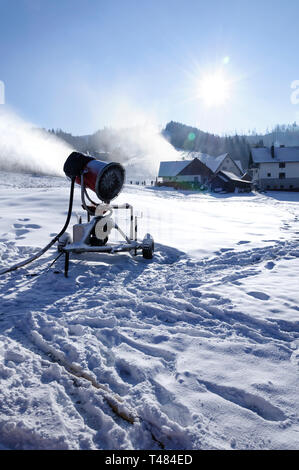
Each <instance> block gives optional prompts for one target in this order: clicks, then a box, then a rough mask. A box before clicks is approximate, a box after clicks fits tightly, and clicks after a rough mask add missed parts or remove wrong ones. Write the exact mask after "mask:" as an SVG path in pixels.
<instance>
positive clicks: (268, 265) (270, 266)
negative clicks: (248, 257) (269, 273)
mask: <svg viewBox="0 0 299 470" xmlns="http://www.w3.org/2000/svg"><path fill="white" fill-rule="evenodd" d="M274 266H275V263H273V261H268V263H266V264H265V268H267V269H273V268H274Z"/></svg>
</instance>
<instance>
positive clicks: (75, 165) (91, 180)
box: [63, 152, 125, 203]
mask: <svg viewBox="0 0 299 470" xmlns="http://www.w3.org/2000/svg"><path fill="white" fill-rule="evenodd" d="M63 171H64V172H65V174H66V176H68V177H69V178H76V183H78V184H81V175H82V174H83V182H84V185H85V186H86V187H87V188H89V189H91V190H92V191H94V192H95V193H96V195H97V196H98V198H99V199H100V200H101V201H103V202H105V203H109V202H110V201H112V199H114V198H116V196H117V195H118V194H119V193H120V191H121V190H122V187H123V184H124V179H125V170H124V168H123V167H122V166H121V165H120V164H119V163H115V162H102V161H100V160H97V159H95V158H94V157H90V156H89V155H84V154H83V153H79V152H72V153H71V154H70V155H69V156H68V158H67V159H66V161H65V164H64V167H63Z"/></svg>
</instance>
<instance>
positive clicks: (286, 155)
mask: <svg viewBox="0 0 299 470" xmlns="http://www.w3.org/2000/svg"><path fill="white" fill-rule="evenodd" d="M251 155H252V160H253V162H254V163H273V162H299V147H274V158H272V154H271V148H269V147H259V148H252V149H251Z"/></svg>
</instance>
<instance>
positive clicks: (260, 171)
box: [251, 146, 299, 191]
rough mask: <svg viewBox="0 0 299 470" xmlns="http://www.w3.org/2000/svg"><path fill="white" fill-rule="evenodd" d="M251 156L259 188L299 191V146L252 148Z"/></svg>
mask: <svg viewBox="0 0 299 470" xmlns="http://www.w3.org/2000/svg"><path fill="white" fill-rule="evenodd" d="M251 158H252V172H253V182H254V184H255V185H256V186H257V187H258V188H259V189H261V190H267V189H268V190H280V191H299V147H274V146H272V147H270V148H268V147H260V148H252V149H251Z"/></svg>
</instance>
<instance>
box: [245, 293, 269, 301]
mask: <svg viewBox="0 0 299 470" xmlns="http://www.w3.org/2000/svg"><path fill="white" fill-rule="evenodd" d="M247 294H248V295H251V296H252V297H255V298H256V299H259V300H269V299H270V295H268V294H265V293H264V292H258V291H251V292H247Z"/></svg>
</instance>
